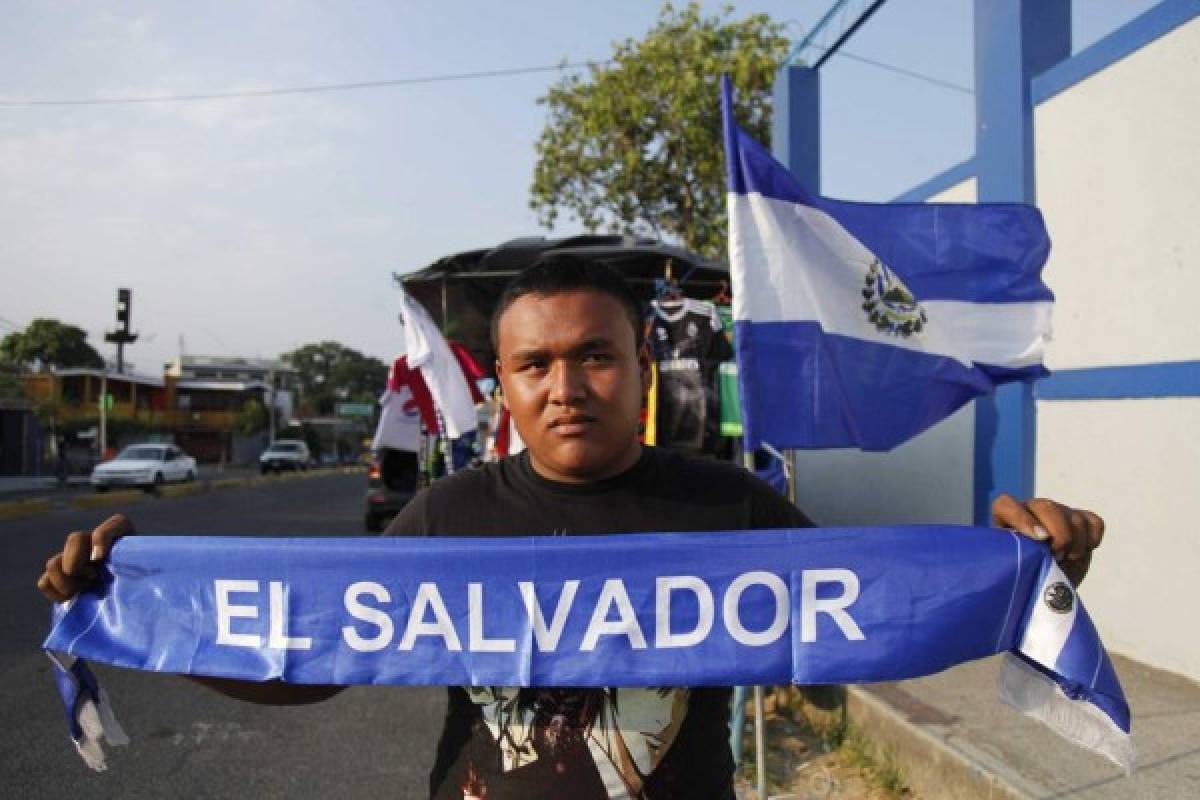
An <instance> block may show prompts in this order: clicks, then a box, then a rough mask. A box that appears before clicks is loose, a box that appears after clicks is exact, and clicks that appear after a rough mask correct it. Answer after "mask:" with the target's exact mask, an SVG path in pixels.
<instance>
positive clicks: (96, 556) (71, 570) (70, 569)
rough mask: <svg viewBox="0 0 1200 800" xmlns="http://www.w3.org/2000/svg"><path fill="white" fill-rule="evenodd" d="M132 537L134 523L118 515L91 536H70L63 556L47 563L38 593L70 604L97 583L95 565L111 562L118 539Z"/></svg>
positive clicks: (100, 525)
mask: <svg viewBox="0 0 1200 800" xmlns="http://www.w3.org/2000/svg"><path fill="white" fill-rule="evenodd" d="M132 533H134V530H133V523H132V522H130V521H129V518H128V517H126V516H125V515H123V514H116V515H114V516H111V517H109V518H108V519H106V520H104V522H102V523H100V524H99V525H97V526H96V528H95V529H94V530H93V531H92V532H91V533H84V532H82V531H75V532H74V533H72V534H70V535H68V536H67V541H66V543H65V544H64V545H63V549H62V552H61V553H56V554H55V555H54V556H52V557H51V558H50V560H49V561H47V562H46V571H45V572H43V573H42V577H40V578H38V582H37V586H38V589H39V590H40V591H41V593H42V594H44V595H46V597H48V598H50V599H51V600H53V601H54V602H56V603H62V602H65V601H67V600H70V599H71V598H72V597H74V596H75V595H77V594H79V593H80V592H82V591H83V590H85V589H87V588H88V587H89V586H91V585H92V583H93V582H94V581H95V580H96V577H97V575H98V573H97V571H96V563H97V562H100V561H103V560H104V559H106V558H108V554H109V553H110V552H111V551H112V547H113V544H114V543H115V542H116V541H117V539H120V538H121V537H122V536H129V535H130V534H132Z"/></svg>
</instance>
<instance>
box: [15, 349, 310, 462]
mask: <svg viewBox="0 0 1200 800" xmlns="http://www.w3.org/2000/svg"><path fill="white" fill-rule="evenodd" d="M23 383H24V384H25V391H26V394H27V396H28V398H29V401H30V403H31V404H33V405H36V406H38V407H40V408H43V409H46V410H47V411H48V412H49V413H50V415H51V417H52V419H53V423H52V424H53V425H54V426H55V427H56V428H57V429H58V430H59V431H60V432H61V431H64V430H65V431H68V432H71V433H83V434H84V435H85V436H86V435H87V433H88V432H89V431H90V430H91V429H92V428H94V427H95V426H97V425H98V423H99V418H100V398H101V395H102V394H105V393H106V394H108V395H110V396H111V398H112V399H111V401H110V404H109V406H108V408H107V409H106V412H105V416H106V421H107V424H108V426H109V436H108V439H109V444H111V445H114V446H117V447H121V446H123V445H125V444H129V443H130V442H132V441H139V440H145V439H147V438H155V439H162V440H170V441H174V442H175V443H176V444H178V445H179V446H180V447H182V448H183V449H184V450H186V451H187V452H188V453H189V454H190V455H193V456H195V457H196V459H197V460H199V461H201V462H204V463H214V462H220V461H226V462H238V461H252V460H253V458H255V457H257V451H259V450H261V449H262V445H263V444H265V432H263V433H261V434H255V435H253V436H249V437H248V436H243V435H241V434H240V433H239V431H238V420H239V418H240V416H241V414H242V411H243V409H244V408H245V406H246V404H247V403H248V402H250V401H251V400H257V401H258V402H260V403H262V404H263V405H264V406H269V405H270V404H271V402H272V399H274V401H275V405H276V408H278V409H280V410H281V415H282V417H283V418H284V419H286V418H287V417H288V416H289V415H290V409H291V397H292V393H293V391H294V387H295V386H296V385H298V384H299V373H298V372H297V371H296V369H295V368H294V367H292V366H291V365H289V364H286V363H284V362H281V361H275V360H268V359H249V358H225V357H208V356H183V357H182V358H179V359H176V360H175V361H174V362H171V363H170V364H167V365H165V369H164V373H163V375H162V376H161V377H158V376H153V375H139V374H136V373H132V372H129V371H126V372H124V373H121V374H117V373H115V372H112V371H107V372H106V371H104V370H99V369H89V368H69V369H59V370H47V371H43V372H36V373H31V374H29V375H26V376H24V378H23ZM259 440H262V441H259Z"/></svg>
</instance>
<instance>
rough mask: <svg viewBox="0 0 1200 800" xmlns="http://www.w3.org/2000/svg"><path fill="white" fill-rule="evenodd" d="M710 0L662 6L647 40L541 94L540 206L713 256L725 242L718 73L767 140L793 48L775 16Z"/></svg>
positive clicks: (534, 204)
mask: <svg viewBox="0 0 1200 800" xmlns="http://www.w3.org/2000/svg"><path fill="white" fill-rule="evenodd" d="M731 13H732V8H731V7H726V8H725V9H723V11H722V16H720V17H717V16H711V17H705V16H702V14H701V9H700V6H699V5H698V4H696V3H691V4H689V5H688V6H687V7H686V8H684V9H682V10H680V11H677V10H675V9H674V8H673V7H672V6H671V5H670V4H667V5H664V6H663V8H662V10H661V12H660V13H659V18H658V21H657V23H656V24H655V26H654V27H653V28H652V29H651V30H650V32H649V33H648V34H646V36H645V38H643V39H642V40H641V41H635V40H633V39H626V40H625V41H623V42H619V43H616V44H615V45H614V48H615V49H614V53H613V56H612V59H611V61H610V62H609V63H608V64H604V65H595V66H592V67H591V68H590V70H589V72H588V74H587V75H586V77H581V76H580V75H579V74H573V75H570V76H567V77H565V78H563V79H562V80H561V81H560V82H559V83H558V84H557V85H555V86H553V87H552V88H551V89H550V90H549V92H547V94H546V95H545V96H544V97H542V98H540V99H539V101H538V102H539V103H541V104H543V105H545V106H546V107H547V109H548V121H547V123H546V127H545V128H544V129H543V131H542V134H541V137H540V138H539V139H538V142H537V157H538V160H537V164H536V166H535V167H534V175H533V186H532V187H531V189H530V201H529V204H530V207H531V208H532V209H533V210H535V211H536V212H537V213H538V219H539V222H541V224H543V225H545V226H546V227H551V226H552V225H553V224H554V222H555V220H556V219H557V218H558V215H559V212H560V210H561V209H565V210H567V211H568V212H570V213H572V214H573V215H574V216H575V217H576V218H578V220H579V221H580V222H581V223H582V224H583V226H584V227H585V228H586V229H587V230H588V231H591V232H595V231H597V230H599V229H601V228H607V229H608V230H610V231H612V232H614V233H618V232H619V233H637V232H644V231H646V230H647V229H648V230H649V231H651V232H653V233H655V234H656V235H658V236H659V237H660V238H668V239H675V240H677V241H680V242H682V243H683V244H684V245H685V246H687V247H689V248H691V249H692V250H695V251H697V252H700V253H702V254H704V255H707V256H709V257H715V256H720V255H721V254H723V252H724V250H725V239H726V213H725V172H724V161H723V156H722V149H723V144H722V132H721V109H720V97H719V94H720V78H721V75H722V74H723V73H727V74H729V76H730V77H731V78H732V80H733V84H734V86H735V87H736V100H735V105H736V108H735V116H736V117H737V120H738V122H739V123H740V124H741V125H742V127H743V128H745V129H746V130H747V131H748V132H749V133H751V134H752V135H753V136H754V137H755V138H757V139H759V140H760V141H767V139H768V138H769V133H770V124H771V98H770V90H771V86H772V84H773V82H774V80H775V74H776V72H777V71H778V69H779V67H780V65H781V64H782V63H783V59H784V58H785V57H786V55H787V51H788V46H789V42H788V39H787V37H786V36H784V34H783V29H784V26H783V25H781V24H778V23H774V22H772V21H771V20H770V19H769V18H768V17H767V16H766V15H763V14H755V15H752V16H749V17H746V18H745V19H743V20H741V21H732V20H730V19H729V15H730V14H731Z"/></svg>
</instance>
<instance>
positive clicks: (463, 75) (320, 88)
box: [0, 59, 613, 108]
mask: <svg viewBox="0 0 1200 800" xmlns="http://www.w3.org/2000/svg"><path fill="white" fill-rule="evenodd" d="M611 63H613V61H612V60H611V59H610V60H604V61H564V62H562V63H560V64H552V65H547V66H541V67H514V68H512V69H494V70H484V71H480V72H458V73H451V74H447V75H426V76H422V77H419V78H391V79H388V80H381V81H358V82H355V83H325V84H317V85H312V86H283V87H277V88H272V89H245V90H241V91H230V92H207V93H202V94H169V95H158V96H153V97H84V98H70V99H57V100H4V99H0V108H44V107H49V106H125V105H140V104H146V103H187V102H194V101H198V100H239V99H245V98H255V97H280V96H284V95H293V94H316V93H319V92H345V91H356V90H360V89H382V88H387V87H392V86H415V85H418V84H426V83H445V82H449V81H466V80H476V79H479V78H505V77H510V76H513V75H530V74H533V73H537V72H556V71H558V72H561V71H564V70H575V69H583V68H584V67H595V66H604V65H607V64H611Z"/></svg>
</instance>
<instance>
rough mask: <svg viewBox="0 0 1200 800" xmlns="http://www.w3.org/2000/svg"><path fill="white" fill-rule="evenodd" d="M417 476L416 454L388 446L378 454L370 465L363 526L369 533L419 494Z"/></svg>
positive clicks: (381, 525) (379, 528)
mask: <svg viewBox="0 0 1200 800" xmlns="http://www.w3.org/2000/svg"><path fill="white" fill-rule="evenodd" d="M418 475H419V470H418V467H417V454H416V453H412V452H409V451H407V450H392V449H390V448H386V447H385V448H383V449H381V450H379V451H378V452H376V453H375V455H374V457H373V458H372V459H371V465H370V466H369V467H368V468H367V495H366V512H365V513H364V514H363V525H364V526H365V527H366V529H367V531H368V532H370V533H379V532H380V531H382V530H383V529H384V527H386V526H387V523H388V521H390V520H391V518H392V517H394V516H396V514H397V513H399V512H400V509H402V508H404V507H405V506H406V505H408V501H410V500H412V499H413V495H415V494H416V493H417V487H418Z"/></svg>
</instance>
